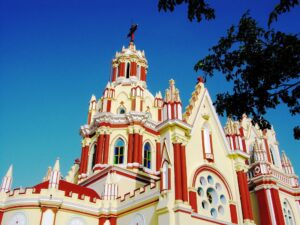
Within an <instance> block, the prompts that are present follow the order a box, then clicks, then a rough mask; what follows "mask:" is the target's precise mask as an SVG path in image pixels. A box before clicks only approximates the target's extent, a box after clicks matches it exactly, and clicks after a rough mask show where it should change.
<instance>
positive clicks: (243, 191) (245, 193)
mask: <svg viewBox="0 0 300 225" xmlns="http://www.w3.org/2000/svg"><path fill="white" fill-rule="evenodd" d="M236 174H237V179H238V184H239V191H240V199H241V205H242V212H243V220H251V221H253V212H252V207H251V200H250V192H249V189H248V181H247V175H246V172H244V171H243V170H240V171H237V172H236Z"/></svg>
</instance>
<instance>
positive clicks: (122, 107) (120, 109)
mask: <svg viewBox="0 0 300 225" xmlns="http://www.w3.org/2000/svg"><path fill="white" fill-rule="evenodd" d="M125 113H126V108H125V107H124V106H123V105H120V107H119V108H118V114H125Z"/></svg>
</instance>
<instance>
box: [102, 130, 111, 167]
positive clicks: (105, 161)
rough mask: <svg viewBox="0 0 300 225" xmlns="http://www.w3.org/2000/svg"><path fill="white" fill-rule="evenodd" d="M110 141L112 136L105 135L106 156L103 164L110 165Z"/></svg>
mask: <svg viewBox="0 0 300 225" xmlns="http://www.w3.org/2000/svg"><path fill="white" fill-rule="evenodd" d="M109 139H110V134H105V135H104V140H105V142H104V154H103V164H108V153H109Z"/></svg>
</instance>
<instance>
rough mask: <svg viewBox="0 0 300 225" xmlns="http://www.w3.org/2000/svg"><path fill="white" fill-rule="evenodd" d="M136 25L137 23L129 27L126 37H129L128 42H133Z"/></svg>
mask: <svg viewBox="0 0 300 225" xmlns="http://www.w3.org/2000/svg"><path fill="white" fill-rule="evenodd" d="M137 27H138V25H137V24H132V25H131V27H130V29H129V33H128V35H127V37H130V42H134V33H135V32H136V30H137Z"/></svg>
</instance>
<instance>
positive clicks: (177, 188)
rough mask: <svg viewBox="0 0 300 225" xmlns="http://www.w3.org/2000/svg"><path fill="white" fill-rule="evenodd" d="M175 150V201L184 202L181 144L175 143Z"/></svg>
mask: <svg viewBox="0 0 300 225" xmlns="http://www.w3.org/2000/svg"><path fill="white" fill-rule="evenodd" d="M173 149H174V172H175V174H174V178H175V200H182V190H181V189H182V177H181V169H180V160H181V159H180V144H179V143H173Z"/></svg>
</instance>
